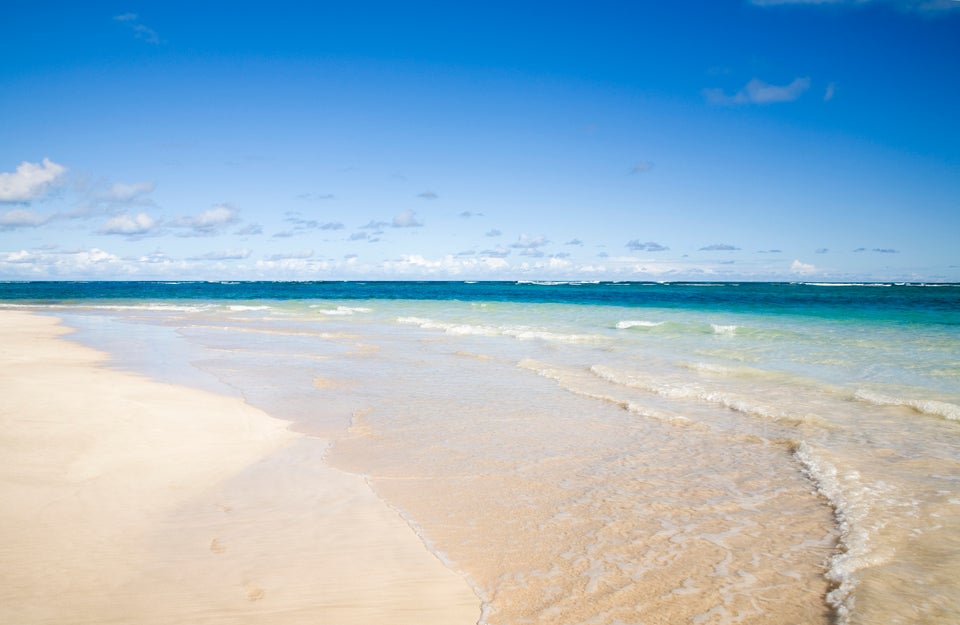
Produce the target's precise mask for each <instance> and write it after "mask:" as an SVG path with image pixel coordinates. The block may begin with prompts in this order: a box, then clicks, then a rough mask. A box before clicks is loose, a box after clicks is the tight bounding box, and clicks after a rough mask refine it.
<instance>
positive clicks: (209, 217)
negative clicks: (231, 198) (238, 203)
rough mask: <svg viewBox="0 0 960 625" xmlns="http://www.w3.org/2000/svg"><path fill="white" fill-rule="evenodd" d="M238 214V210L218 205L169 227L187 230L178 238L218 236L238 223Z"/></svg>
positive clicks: (183, 218) (178, 220) (182, 218)
mask: <svg viewBox="0 0 960 625" xmlns="http://www.w3.org/2000/svg"><path fill="white" fill-rule="evenodd" d="M239 213H240V211H239V210H237V209H236V208H235V207H233V206H230V205H229V204H219V205H217V206H214V207H213V208H211V209H210V210H207V211H204V212H203V213H200V214H199V215H197V216H196V217H181V218H180V219H177V220H176V221H174V222H173V223H172V224H171V225H172V226H174V227H177V228H186V229H188V230H189V232H187V233H185V234H182V235H180V236H195V237H208V236H213V235H216V234H220V233H221V232H222V231H223V230H224V229H225V228H228V227H229V226H233V225H235V224H237V223H239V222H240V217H239Z"/></svg>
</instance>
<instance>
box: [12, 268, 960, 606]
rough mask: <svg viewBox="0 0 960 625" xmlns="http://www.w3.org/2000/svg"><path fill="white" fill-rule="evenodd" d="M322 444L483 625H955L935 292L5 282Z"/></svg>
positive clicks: (958, 553)
mask: <svg viewBox="0 0 960 625" xmlns="http://www.w3.org/2000/svg"><path fill="white" fill-rule="evenodd" d="M3 307H7V308H10V307H13V308H26V309H29V310H34V311H38V312H41V313H49V314H55V315H57V316H59V317H61V318H63V319H64V320H65V321H66V323H67V324H68V325H71V326H73V327H75V328H77V329H78V330H79V331H78V332H77V334H76V335H75V338H76V339H77V340H81V341H83V342H86V343H89V344H91V345H94V346H96V347H98V348H101V349H104V350H106V351H108V352H110V353H111V354H112V355H113V361H112V362H113V365H114V366H117V367H123V368H128V369H134V370H138V371H142V372H144V373H147V374H149V375H152V376H154V377H158V378H161V379H165V380H168V381H172V382H176V383H181V384H190V385H195V386H201V387H203V388H206V389H208V390H214V391H216V392H221V393H230V394H234V395H237V396H240V397H243V398H244V399H245V400H246V401H248V402H250V403H252V404H254V405H257V406H258V407H261V408H263V409H264V410H266V411H268V412H270V413H271V414H274V415H276V416H278V417H281V418H285V419H289V420H291V421H293V422H294V423H295V427H296V428H298V429H300V430H302V431H305V432H308V433H311V434H315V435H318V436H323V437H326V438H330V439H332V440H334V441H335V445H334V448H333V451H332V452H331V453H330V455H329V457H328V459H327V460H328V462H330V463H331V464H333V465H334V466H338V467H340V468H342V469H344V470H350V471H354V472H358V473H362V474H363V475H365V476H367V477H368V481H369V482H370V484H371V486H372V487H373V488H374V489H375V490H376V491H377V492H378V493H379V494H380V495H381V497H383V498H384V499H385V500H386V501H387V502H388V503H390V504H391V505H393V506H394V507H396V508H397V509H398V510H399V511H400V512H401V513H402V514H404V515H405V518H407V520H408V522H409V523H410V524H411V527H413V528H414V529H415V530H416V531H417V532H418V533H419V534H420V535H421V537H422V538H423V539H424V542H425V543H426V544H427V545H428V547H429V548H431V549H432V550H434V552H435V553H437V555H438V557H441V558H442V559H443V560H444V561H445V562H447V563H448V565H449V566H451V567H452V568H454V569H455V570H457V571H459V572H461V573H462V574H463V575H464V576H465V577H466V578H467V579H468V581H470V583H471V584H472V585H473V586H474V589H475V590H476V592H477V594H478V596H479V597H480V599H481V601H482V603H483V614H484V621H485V622H487V623H491V624H493V623H519V622H524V621H528V622H537V623H558V624H560V623H564V624H567V623H605V624H610V625H613V624H615V623H634V622H656V621H658V620H659V621H660V622H704V623H726V622H731V623H732V622H755V623H762V622H771V621H773V622H798V623H799V622H804V623H807V622H823V623H826V622H839V623H952V622H956V621H957V620H958V619H960V593H957V592H956V582H955V580H956V579H958V575H960V492H958V486H960V442H958V433H960V286H958V285H893V284H890V285H826V284H779V283H777V284H768V283H739V284H725V283H705V284H656V283H549V284H543V283H520V284H518V283H436V282H424V283H377V282H370V283H349V282H348V283H340V282H337V283H3V284H0V308H3Z"/></svg>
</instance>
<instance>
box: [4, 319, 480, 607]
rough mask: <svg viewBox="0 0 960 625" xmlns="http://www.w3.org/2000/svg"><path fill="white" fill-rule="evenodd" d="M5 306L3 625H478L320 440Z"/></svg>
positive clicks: (455, 588)
mask: <svg viewBox="0 0 960 625" xmlns="http://www.w3.org/2000/svg"><path fill="white" fill-rule="evenodd" d="M66 332H67V330H66V329H64V328H63V327H62V326H60V325H59V324H58V322H57V321H56V320H54V319H52V318H49V317H43V316H38V315H32V314H29V313H24V312H18V311H3V312H2V313H0V563H2V565H0V622H2V623H18V624H21V625H28V624H35V623H58V624H59V623H77V624H79V623H138V624H144V625H149V624H158V623H171V624H172V623H193V624H204V623H270V624H276V625H283V624H286V623H311V624H324V623H330V624H336V625H350V624H353V623H357V624H360V623H363V624H371V623H391V625H398V624H402V623H416V624H418V625H431V624H437V625H440V624H443V625H454V624H457V623H462V624H464V625H466V624H469V623H476V621H477V619H478V617H479V601H478V599H477V597H476V596H475V595H474V594H473V593H472V592H471V590H470V588H469V587H468V585H467V584H466V583H465V582H464V580H463V579H462V578H461V577H460V576H458V575H456V574H455V573H453V572H451V571H450V570H448V569H447V568H446V567H444V566H443V565H442V564H441V563H440V561H439V560H437V559H436V558H435V557H434V556H433V555H432V554H431V553H429V552H428V551H427V550H426V549H425V547H424V545H423V544H422V542H421V541H420V540H419V538H418V537H417V536H416V535H415V534H414V533H413V531H412V530H411V529H410V528H409V527H408V526H407V525H406V524H405V523H404V521H403V520H402V519H401V518H400V517H399V516H398V515H397V514H396V512H395V511H393V510H391V509H390V508H388V507H387V506H386V505H385V504H384V503H383V502H382V501H381V500H379V499H378V498H377V497H376V496H375V495H374V494H373V493H372V492H371V491H370V489H369V488H368V487H367V484H366V483H365V482H364V481H363V478H361V477H359V476H356V475H352V474H349V473H343V472H340V471H337V470H334V469H332V468H330V467H329V466H327V465H326V464H325V463H324V462H323V460H322V455H323V453H324V451H325V449H326V447H327V445H328V443H327V442H326V441H323V440H320V439H316V438H310V437H304V436H302V435H299V434H295V433H293V432H291V431H289V430H288V429H287V427H286V423H285V422H282V421H279V420H276V419H273V418H272V417H270V416H269V415H267V414H265V413H263V412H261V411H259V410H257V409H254V408H252V407H250V406H249V405H247V404H245V403H243V402H242V401H240V400H238V399H235V398H229V397H222V396H218V395H215V394H211V393H206V392H202V391H198V390H194V389H189V388H183V387H177V386H171V385H167V384H161V383H158V382H155V381H152V380H150V379H148V378H145V377H142V376H138V375H134V374H130V373H124V372H119V371H115V370H111V369H109V368H106V367H104V366H103V363H104V361H105V360H106V357H105V355H103V354H101V353H99V352H97V351H95V350H92V349H89V348H86V347H83V346H80V345H77V344H75V343H71V342H69V341H65V340H63V339H61V338H57V337H58V336H59V335H62V334H64V333H66Z"/></svg>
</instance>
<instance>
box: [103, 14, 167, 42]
mask: <svg viewBox="0 0 960 625" xmlns="http://www.w3.org/2000/svg"><path fill="white" fill-rule="evenodd" d="M113 19H114V21H117V22H120V23H121V24H125V25H126V26H127V27H128V28H130V30H132V31H133V36H134V37H136V38H137V39H140V40H142V41H145V42H147V43H152V44H154V45H159V44H160V36H159V35H158V34H157V31H155V30H153V29H152V28H150V27H149V26H147V25H145V24H142V23H141V22H140V16H139V15H137V14H136V13H123V14H122V15H115V16H114V17H113Z"/></svg>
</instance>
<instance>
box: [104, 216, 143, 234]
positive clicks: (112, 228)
mask: <svg viewBox="0 0 960 625" xmlns="http://www.w3.org/2000/svg"><path fill="white" fill-rule="evenodd" d="M156 227H157V222H156V221H155V220H154V219H153V218H152V217H150V215H148V214H146V213H138V214H137V215H133V216H131V215H117V216H116V217H111V218H110V219H109V220H107V222H106V223H105V224H103V226H101V227H100V230H98V231H97V232H99V233H100V234H119V235H124V236H146V235H148V234H150V233H151V232H152V231H153V230H154V228H156Z"/></svg>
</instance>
